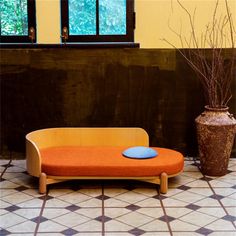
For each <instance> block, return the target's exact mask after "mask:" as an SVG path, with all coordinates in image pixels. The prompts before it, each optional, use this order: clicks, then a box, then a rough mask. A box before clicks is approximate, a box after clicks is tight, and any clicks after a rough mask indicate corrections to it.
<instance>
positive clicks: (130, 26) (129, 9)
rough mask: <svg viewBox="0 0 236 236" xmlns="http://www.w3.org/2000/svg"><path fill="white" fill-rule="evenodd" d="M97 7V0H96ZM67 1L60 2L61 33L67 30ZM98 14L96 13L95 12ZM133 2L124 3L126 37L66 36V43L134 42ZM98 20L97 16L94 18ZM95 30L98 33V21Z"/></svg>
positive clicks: (131, 0)
mask: <svg viewBox="0 0 236 236" xmlns="http://www.w3.org/2000/svg"><path fill="white" fill-rule="evenodd" d="M97 6H98V0H97ZM68 12H69V9H68V0H61V32H62V29H63V27H66V28H67V29H68V30H69V14H68ZM97 13H98V11H97ZM134 15H135V14H134V0H127V1H126V32H127V34H126V35H70V34H69V35H68V39H67V40H66V41H67V42H134V28H135V22H134V21H135V17H134ZM96 18H97V19H98V14H97V16H96ZM96 22H97V25H96V28H97V31H98V21H96Z"/></svg>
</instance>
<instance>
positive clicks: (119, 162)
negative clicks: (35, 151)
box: [40, 146, 184, 177]
mask: <svg viewBox="0 0 236 236" xmlns="http://www.w3.org/2000/svg"><path fill="white" fill-rule="evenodd" d="M125 149H127V147H94V146H93V147H83V146H60V147H50V148H44V149H41V150H40V154H41V160H42V163H41V167H42V172H44V173H46V174H47V175H51V176H100V177H142V176H143V177H146V176H147V177H148V176H159V175H160V174H161V173H162V172H166V173H167V174H168V175H172V174H176V173H178V172H180V171H181V170H182V169H183V165H184V159H183V155H182V154H181V153H179V152H176V151H174V150H170V149H165V148H154V149H155V150H156V151H157V152H158V156H157V157H155V158H152V159H141V160H139V159H138V160H137V159H129V158H126V157H124V156H123V155H122V152H123V151H124V150H125Z"/></svg>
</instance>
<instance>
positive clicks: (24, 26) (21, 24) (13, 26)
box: [0, 0, 28, 36]
mask: <svg viewBox="0 0 236 236" xmlns="http://www.w3.org/2000/svg"><path fill="white" fill-rule="evenodd" d="M0 20H1V21H0V29H1V35H18V36H21V35H28V16H27V0H0Z"/></svg>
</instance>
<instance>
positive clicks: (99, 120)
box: [0, 48, 236, 156]
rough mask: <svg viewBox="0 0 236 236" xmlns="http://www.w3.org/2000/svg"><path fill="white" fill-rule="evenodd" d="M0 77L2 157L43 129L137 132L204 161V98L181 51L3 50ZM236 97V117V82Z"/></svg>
mask: <svg viewBox="0 0 236 236" xmlns="http://www.w3.org/2000/svg"><path fill="white" fill-rule="evenodd" d="M0 73H1V149H2V150H3V148H5V147H7V148H8V149H11V150H15V151H24V145H25V139H24V136H25V134H26V133H28V132H30V131H32V130H36V129H41V128H48V127H62V126H76V127H77V126H78V127H90V126H91V127H111V126H116V127H117V126H118V127H121V126H137V127H142V128H144V129H146V131H147V132H148V133H149V136H150V144H151V145H152V146H162V147H168V148H173V149H176V150H179V151H181V152H183V153H184V154H185V155H191V156H192V155H193V156H196V155H197V143H196V134H195V125H194V119H195V117H196V116H197V115H198V114H200V113H201V112H202V111H203V109H204V101H203V99H204V98H203V95H202V94H203V93H202V91H201V86H200V84H199V82H198V80H197V79H196V77H195V75H194V73H193V72H192V71H191V69H190V68H189V67H188V65H187V64H186V62H185V61H184V60H183V58H182V57H181V56H180V55H179V54H176V52H175V50H171V49H169V50H161V49H153V50H152V49H137V48H136V49H135V48H133V49H75V48H41V49H32V48H31V49H1V72H0ZM232 90H233V99H232V100H231V102H230V104H229V105H230V112H231V113H233V114H234V115H236V78H234V81H233V84H232ZM235 149H236V148H235V145H234V151H233V156H236V150H235Z"/></svg>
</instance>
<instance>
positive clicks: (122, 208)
mask: <svg viewBox="0 0 236 236" xmlns="http://www.w3.org/2000/svg"><path fill="white" fill-rule="evenodd" d="M8 163H9V161H8V160H0V168H2V169H1V170H4V173H3V175H2V178H1V181H0V235H34V234H35V230H36V231H37V235H39V236H41V235H49V236H50V235H51V236H53V235H56V236H59V235H62V236H63V235H82V236H101V235H105V236H128V235H136V236H138V235H142V236H170V235H173V236H195V235H196V236H201V235H204V236H205V235H206V236H208V235H209V236H221V235H224V236H232V235H236V185H235V181H236V160H230V165H229V170H230V171H229V173H228V174H227V175H225V176H222V177H211V176H204V175H202V173H201V172H200V171H199V168H198V164H199V162H198V161H197V162H195V160H194V159H193V158H188V159H186V161H185V170H184V172H183V173H182V174H181V175H180V176H178V177H174V178H170V179H169V190H168V192H167V194H160V193H159V192H158V191H159V190H158V189H159V188H158V187H157V186H156V185H152V184H148V183H144V182H137V181H94V182H93V181H68V182H65V183H60V184H56V185H50V186H49V189H48V190H49V191H48V194H45V195H40V194H39V193H38V189H37V188H38V181H37V179H34V178H31V177H30V176H29V175H28V174H27V173H26V171H25V161H24V160H14V161H12V162H11V164H10V165H8Z"/></svg>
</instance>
